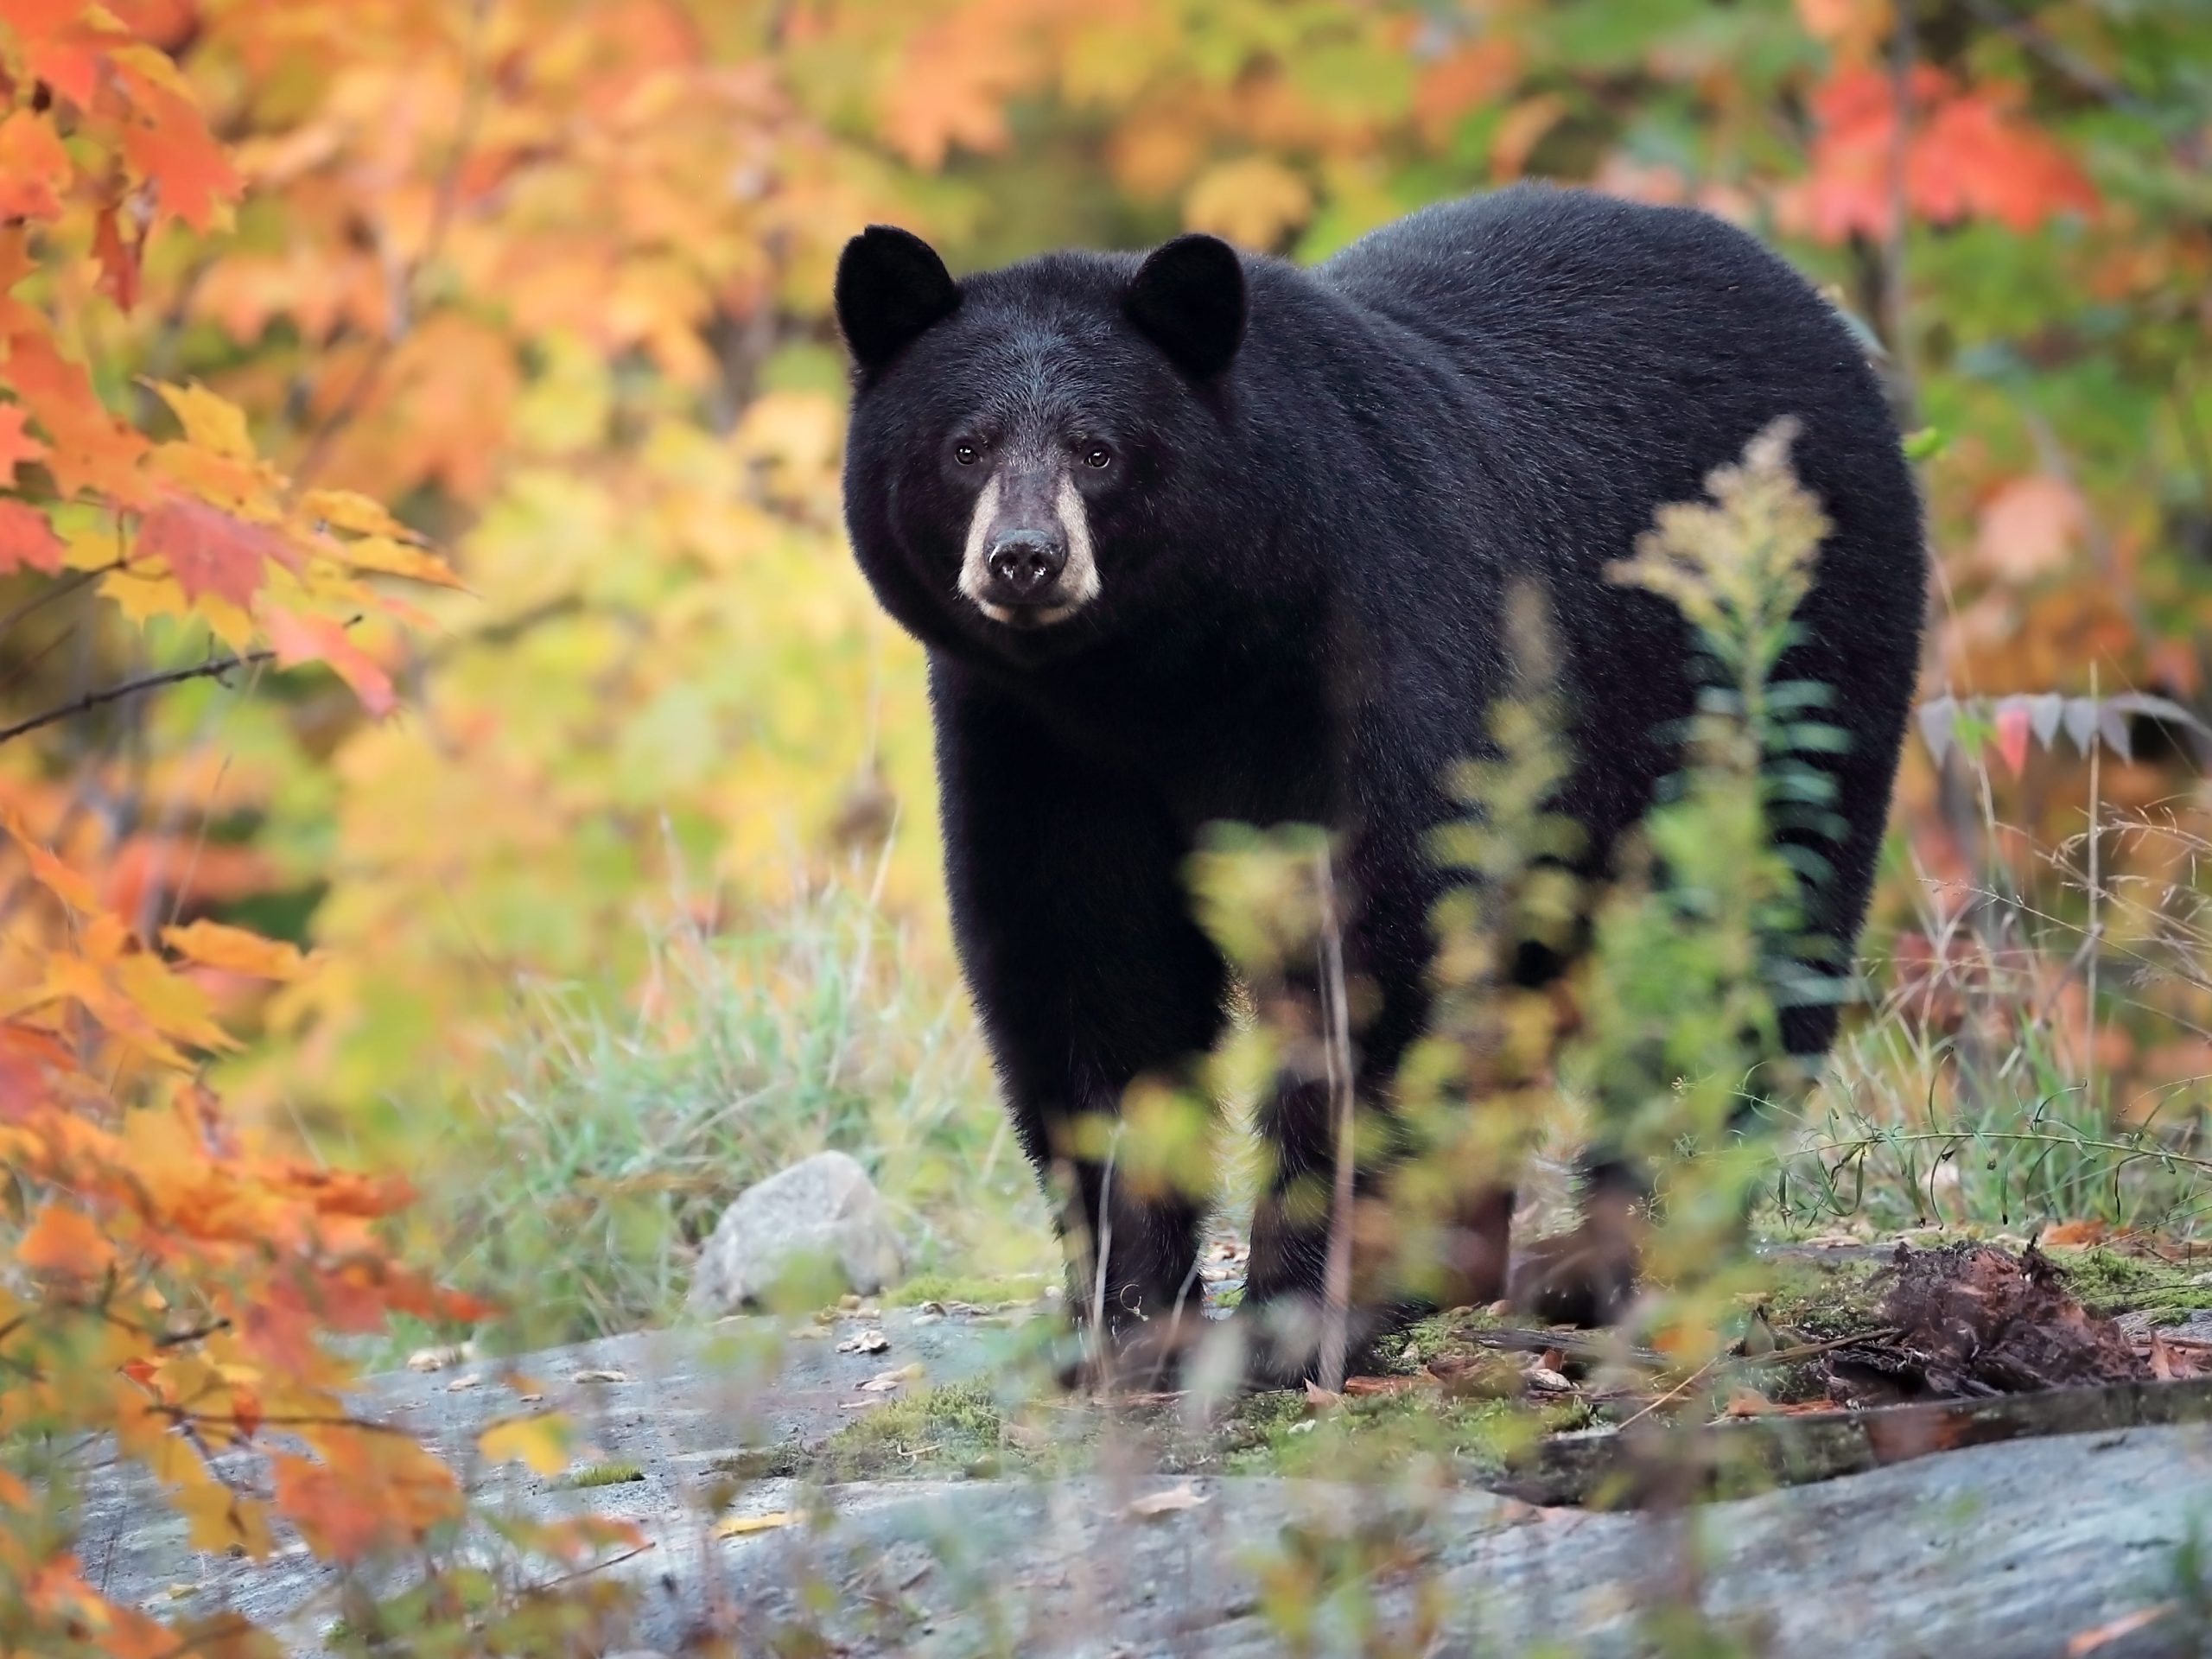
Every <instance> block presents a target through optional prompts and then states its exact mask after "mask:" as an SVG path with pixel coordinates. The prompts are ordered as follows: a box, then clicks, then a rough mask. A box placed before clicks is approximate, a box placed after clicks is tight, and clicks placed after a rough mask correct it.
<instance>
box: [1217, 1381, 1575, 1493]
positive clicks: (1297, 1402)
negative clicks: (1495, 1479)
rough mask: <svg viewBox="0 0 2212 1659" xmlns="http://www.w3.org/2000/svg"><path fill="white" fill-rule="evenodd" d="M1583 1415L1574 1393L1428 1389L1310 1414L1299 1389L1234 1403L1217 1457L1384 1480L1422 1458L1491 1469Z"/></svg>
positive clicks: (1249, 1468) (1233, 1465) (1254, 1469)
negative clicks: (1533, 1399) (1570, 1400)
mask: <svg viewBox="0 0 2212 1659" xmlns="http://www.w3.org/2000/svg"><path fill="white" fill-rule="evenodd" d="M1588 1420H1589V1412H1588V1408H1586V1407H1584V1406H1582V1405H1580V1403H1579V1402H1578V1403H1575V1404H1572V1405H1568V1406H1564V1407H1541V1406H1532V1405H1530V1404H1529V1403H1528V1402H1525V1401H1518V1400H1499V1399H1480V1398H1475V1397H1472V1396H1459V1397H1452V1396H1448V1395H1445V1394H1443V1393H1442V1392H1441V1391H1440V1390H1438V1389H1407V1390H1406V1391H1405V1392H1403V1393H1402V1394H1393V1395H1373V1396H1369V1397H1366V1398H1353V1399H1347V1400H1345V1401H1344V1402H1343V1403H1342V1404H1341V1405H1339V1406H1337V1407H1335V1408H1332V1409H1331V1410H1330V1411H1328V1412H1327V1413H1325V1414H1323V1415H1320V1416H1313V1415H1311V1414H1309V1412H1308V1409H1307V1407H1306V1402H1305V1401H1304V1399H1303V1398H1301V1397H1300V1395H1295V1394H1266V1395H1254V1396H1252V1397H1251V1398H1250V1399H1249V1400H1246V1401H1243V1402H1240V1403H1239V1404H1238V1406H1237V1407H1236V1410H1235V1411H1234V1412H1232V1413H1231V1414H1230V1417H1229V1418H1228V1420H1227V1421H1225V1422H1224V1424H1223V1425H1222V1427H1221V1428H1220V1430H1219V1431H1218V1433H1217V1436H1216V1441H1215V1443H1216V1446H1217V1450H1218V1456H1219V1459H1220V1466H1221V1467H1223V1468H1224V1469H1226V1470H1227V1471H1229V1472H1230V1473H1233V1474H1266V1475H1291V1476H1306V1477H1313V1478H1328V1479H1336V1480H1344V1479H1354V1480H1357V1479H1361V1478H1383V1479H1387V1478H1402V1476H1403V1475H1404V1474H1405V1472H1406V1471H1407V1469H1408V1467H1409V1466H1410V1465H1411V1464H1412V1463H1413V1461H1414V1460H1415V1459H1424V1458H1426V1459H1435V1460H1436V1461H1438V1462H1440V1463H1444V1464H1448V1465H1453V1466H1455V1467H1457V1468H1458V1469H1459V1470H1460V1471H1462V1472H1464V1473H1491V1472H1495V1471H1498V1470H1500V1469H1502V1468H1503V1466H1504V1465H1505V1463H1506V1460H1507V1459H1508V1458H1509V1457H1510V1456H1511V1455H1512V1453H1513V1452H1514V1451H1515V1450H1516V1449H1517V1448H1518V1447H1520V1446H1524V1445H1526V1444H1527V1443H1528V1442H1529V1440H1532V1439H1534V1438H1535V1436H1536V1435H1538V1434H1540V1433H1560V1432H1562V1431H1564V1430H1566V1429H1568V1428H1575V1427H1583V1426H1584V1425H1585V1424H1586V1422H1587V1421H1588Z"/></svg>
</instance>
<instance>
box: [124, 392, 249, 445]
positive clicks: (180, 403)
mask: <svg viewBox="0 0 2212 1659" xmlns="http://www.w3.org/2000/svg"><path fill="white" fill-rule="evenodd" d="M150 384H151V385H152V386H153V388H154V390H155V391H158V392H159V393H161V394H162V402H163V403H165V404H168V406H169V408H170V410H172V411H174V412H175V416H176V418H177V421H178V423H179V424H181V426H182V427H183V428H184V435H185V436H186V438H188V440H190V441H191V442H193V443H194V444H197V445H198V446H199V447H200V448H202V449H212V450H213V451H214V452H215V454H219V455H222V456H224V457H226V459H228V460H231V461H252V460H254V459H255V455H254V452H253V439H252V438H251V436H250V435H248V434H247V432H246V427H245V410H241V409H240V408H239V407H238V405H237V404H233V403H229V402H226V400H225V399H223V398H220V397H217V396H216V395H215V394H214V393H213V392H212V391H208V390H207V387H205V386H203V385H200V383H199V382H198V381H196V380H195V381H194V382H193V383H192V384H191V385H188V386H173V385H169V384H168V382H166V381H162V380H156V381H153V382H151V383H150Z"/></svg>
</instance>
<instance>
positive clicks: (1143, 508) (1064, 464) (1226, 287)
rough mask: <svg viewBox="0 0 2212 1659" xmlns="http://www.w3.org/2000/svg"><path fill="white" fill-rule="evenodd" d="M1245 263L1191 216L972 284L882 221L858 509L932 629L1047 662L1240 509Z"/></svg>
mask: <svg viewBox="0 0 2212 1659" xmlns="http://www.w3.org/2000/svg"><path fill="white" fill-rule="evenodd" d="M1247 303H1248V301H1247V293H1246V284H1245V275H1244V269H1243V264H1242V262H1241V261H1240V260H1239V258H1238V257H1237V255H1236V252H1235V251H1234V250H1232V249H1231V248H1230V246H1229V245H1228V244H1226V243H1224V242H1222V241H1219V240H1217V238H1213V237H1210V236H1185V237H1179V238H1177V239H1176V240H1174V241H1173V242H1170V243H1168V244H1167V245H1165V246H1164V247H1161V248H1160V249H1158V250H1157V251H1154V252H1153V253H1152V254H1150V255H1149V256H1147V257H1143V258H1141V259H1140V258H1138V257H1135V256H1134V255H1116V254H1096V253H1059V254H1051V255H1047V256H1046V257H1042V258H1039V259H1033V260H1028V261H1026V262H1024V263H1022V264H1017V265H1012V266H1008V267H1007V268H1006V269H1004V270H993V271H985V272H982V273H979V274H977V275H975V276H971V277H968V278H966V279H965V280H964V281H961V282H955V281H954V280H953V278H952V277H951V275H950V273H949V272H948V271H947V270H945V267H944V262H943V261H942V260H941V259H939V258H938V256H937V254H936V252H935V251H933V250H931V247H930V246H929V245H928V244H927V243H925V242H924V241H922V240H921V239H920V238H918V237H916V236H913V235H912V234H910V233H908V232H905V231H901V230H894V229H893V228H891V227H889V226H880V225H879V226H871V227H870V228H869V229H868V230H867V231H865V232H862V233H861V235H859V236H856V237H855V238H853V239H852V240H851V241H850V242H849V243H848V244H847V245H846V246H845V250H844V253H843V255H842V257H841V258H840V259H839V261H838V264H837V278H836V309H837V321H838V326H839V327H841V328H842V330H843V333H844V336H845V340H846V344H847V345H848V346H849V348H850V350H851V353H852V358H853V365H854V395H853V418H852V427H851V432H850V435H849V439H848V442H847V449H846V463H845V508H846V519H847V523H848V525H849V529H850V531H851V533H852V538H853V545H854V549H855V552H856V554H857V555H858V556H859V558H860V561H861V566H862V568H863V569H865V570H866V572H867V574H868V578H869V581H870V582H872V583H873V585H874V588H875V590H876V593H877V594H878V596H879V597H880V599H881V600H882V601H883V602H884V605H885V607H887V609H888V610H890V612H891V613H892V614H893V615H894V616H895V617H897V618H898V619H899V620H900V621H901V622H903V623H905V624H906V626H907V627H908V628H909V629H910V630H912V632H914V633H916V634H917V635H918V636H919V637H920V638H921V639H924V640H925V641H926V642H928V643H930V644H931V645H938V646H942V647H946V648H951V649H963V648H964V649H966V650H968V651H970V652H983V653H986V654H988V655H991V656H994V657H995V658H999V659H1001V660H1003V661H1007V662H1011V663H1033V662H1039V661H1043V660H1046V659H1049V658H1053V657H1057V656H1058V655H1061V654H1063V653H1064V652H1067V651H1070V650H1075V649H1079V648H1080V647H1081V646H1083V645H1085V644H1087V643H1090V642H1094V641H1096V640H1098V639H1103V638H1105V637H1108V636H1109V634H1111V633H1114V632H1118V631H1124V630H1126V629H1128V627H1129V626H1131V625H1132V624H1133V623H1138V624H1141V622H1142V621H1143V620H1144V619H1146V618H1147V617H1156V616H1158V615H1159V614H1160V612H1161V609H1162V607H1166V606H1169V605H1172V604H1173V602H1174V600H1175V590H1176V588H1177V586H1178V579H1177V575H1176V573H1175V569H1174V567H1175V565H1176V563H1177V562H1178V555H1179V544H1180V547H1181V548H1187V546H1188V545H1189V543H1191V542H1192V539H1193V537H1192V533H1191V532H1192V530H1193V528H1194V527H1198V526H1204V525H1206V524H1208V523H1209V522H1210V521H1211V520H1212V519H1213V518H1216V517H1217V514H1218V513H1219V512H1220V510H1221V503H1222V499H1223V492H1222V489H1221V488H1220V487H1219V486H1220V485H1221V483H1222V481H1223V480H1222V476H1221V474H1222V473H1223V470H1224V468H1225V467H1230V466H1231V465H1232V464H1233V462H1232V461H1231V459H1230V455H1229V454H1228V453H1227V452H1228V451H1229V450H1230V449H1231V448H1233V443H1232V442H1231V441H1230V410H1229V403H1230V387H1229V379H1230V369H1231V366H1232V365H1233V363H1234V362H1235V360H1236V355H1237V348H1238V346H1240V345H1241V344H1242V342H1243V337H1244V327H1245V316H1246V309H1247Z"/></svg>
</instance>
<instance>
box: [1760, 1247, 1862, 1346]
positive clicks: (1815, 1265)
mask: <svg viewBox="0 0 2212 1659" xmlns="http://www.w3.org/2000/svg"><path fill="white" fill-rule="evenodd" d="M1770 1266H1771V1268H1772V1272H1771V1273H1770V1275H1768V1281H1767V1283H1766V1285H1765V1286H1764V1287H1763V1289H1764V1293H1765V1294H1764V1305H1765V1307H1766V1316H1767V1322H1768V1323H1769V1324H1770V1325H1774V1326H1776V1327H1777V1328H1778V1329H1779V1330H1780V1331H1783V1332H1792V1333H1794V1334H1796V1335H1798V1336H1802V1337H1805V1338H1809V1339H1810V1340H1812V1341H1814V1342H1826V1341H1827V1340H1828V1339H1829V1338H1834V1337H1843V1336H1849V1335H1850V1334H1851V1333H1852V1332H1856V1331H1867V1330H1872V1329H1873V1328H1874V1327H1875V1326H1877V1325H1880V1324H1881V1322H1882V1319H1881V1307H1882V1294H1883V1287H1881V1286H1879V1285H1877V1284H1875V1283H1874V1282H1873V1279H1874V1275H1875V1274H1877V1273H1878V1272H1879V1271H1881V1269H1882V1268H1883V1266H1884V1262H1882V1261H1878V1260H1876V1259H1874V1258H1872V1257H1870V1256H1849V1257H1846V1258H1844V1259H1842V1260H1840V1261H1823V1260H1821V1258H1820V1257H1818V1256H1804V1255H1790V1256H1781V1257H1777V1258H1776V1259H1775V1260H1774V1261H1773V1262H1771V1263H1770Z"/></svg>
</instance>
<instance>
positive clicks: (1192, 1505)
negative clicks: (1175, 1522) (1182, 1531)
mask: <svg viewBox="0 0 2212 1659" xmlns="http://www.w3.org/2000/svg"><path fill="white" fill-rule="evenodd" d="M1205 1501H1206V1495H1205V1493H1204V1492H1202V1491H1199V1490H1198V1488H1197V1487H1195V1486H1193V1485H1192V1484H1191V1483H1190V1482H1189V1481H1187V1480H1186V1481H1185V1482H1183V1484H1180V1485H1179V1486H1171V1487H1169V1488H1168V1489H1167V1490H1166V1491H1162V1492H1147V1494H1146V1495H1145V1496H1144V1497H1140V1498H1136V1499H1135V1500H1134V1501H1132V1502H1131V1503H1129V1504H1128V1507H1126V1508H1125V1509H1123V1510H1122V1514H1123V1515H1124V1516H1128V1518H1129V1519H1130V1520H1132V1521H1149V1520H1152V1519H1154V1518H1155V1517H1156V1516H1163V1515H1173V1514H1175V1513H1176V1512H1177V1511H1179V1510H1195V1509H1197V1508H1198V1506H1199V1505H1200V1504H1202V1503H1205Z"/></svg>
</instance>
